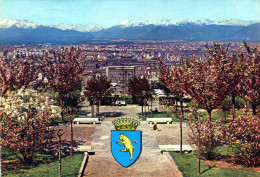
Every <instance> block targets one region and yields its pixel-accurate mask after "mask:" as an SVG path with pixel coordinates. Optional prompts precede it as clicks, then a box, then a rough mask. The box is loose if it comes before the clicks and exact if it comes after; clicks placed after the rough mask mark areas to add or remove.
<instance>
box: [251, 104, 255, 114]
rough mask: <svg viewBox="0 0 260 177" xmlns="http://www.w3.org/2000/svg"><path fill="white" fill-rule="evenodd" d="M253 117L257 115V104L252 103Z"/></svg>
mask: <svg viewBox="0 0 260 177" xmlns="http://www.w3.org/2000/svg"><path fill="white" fill-rule="evenodd" d="M252 110H253V115H256V104H255V103H252Z"/></svg>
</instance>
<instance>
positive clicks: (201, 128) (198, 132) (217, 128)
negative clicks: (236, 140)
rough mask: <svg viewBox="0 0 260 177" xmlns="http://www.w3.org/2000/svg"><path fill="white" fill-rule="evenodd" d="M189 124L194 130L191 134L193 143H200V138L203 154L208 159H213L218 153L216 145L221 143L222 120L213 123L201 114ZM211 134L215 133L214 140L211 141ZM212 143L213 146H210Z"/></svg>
mask: <svg viewBox="0 0 260 177" xmlns="http://www.w3.org/2000/svg"><path fill="white" fill-rule="evenodd" d="M188 124H189V126H190V128H191V131H192V134H191V135H190V141H191V143H192V144H198V141H199V138H200V142H201V149H200V150H201V155H202V156H203V157H205V158H206V159H213V158H214V156H215V155H216V154H215V151H216V147H218V146H220V145H221V138H222V134H221V130H222V129H221V128H222V127H221V123H220V121H219V120H218V121H217V122H215V123H213V122H210V121H209V120H204V119H203V118H201V117H200V116H199V117H198V118H197V119H191V120H190V121H189V122H188ZM211 135H213V138H212V140H213V141H212V142H210V141H211ZM210 143H212V146H209V144H210Z"/></svg>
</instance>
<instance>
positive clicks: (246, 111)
mask: <svg viewBox="0 0 260 177" xmlns="http://www.w3.org/2000/svg"><path fill="white" fill-rule="evenodd" d="M245 107H246V110H245V112H246V116H247V112H248V106H247V101H246V100H245Z"/></svg>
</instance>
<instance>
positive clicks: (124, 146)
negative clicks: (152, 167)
mask: <svg viewBox="0 0 260 177" xmlns="http://www.w3.org/2000/svg"><path fill="white" fill-rule="evenodd" d="M113 124H114V125H115V127H116V130H111V152H112V154H113V156H114V158H115V159H116V161H117V162H118V163H119V164H120V165H122V166H124V167H129V166H130V165H132V164H133V163H134V162H136V160H137V159H138V157H139V156H140V154H141V151H142V132H141V131H135V129H136V127H137V125H138V124H139V122H137V121H135V120H134V119H126V118H125V119H118V121H115V122H113Z"/></svg>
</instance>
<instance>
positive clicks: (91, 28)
mask: <svg viewBox="0 0 260 177" xmlns="http://www.w3.org/2000/svg"><path fill="white" fill-rule="evenodd" d="M187 23H193V24H196V25H232V26H248V25H251V24H254V23H260V21H241V20H224V21H212V20H208V19H204V20H169V19H162V20H157V21H156V20H125V21H123V22H121V23H120V24H119V25H115V26H118V27H121V28H127V27H137V26H146V25H155V26H169V25H177V26H178V25H182V24H187ZM12 26H16V27H19V28H32V29H35V28H37V27H39V26H44V25H40V24H36V23H33V22H31V21H28V20H18V19H0V28H10V27H12ZM48 27H54V28H57V29H61V30H75V31H79V32H96V31H100V30H103V29H105V28H103V27H102V26H99V25H94V24H90V25H79V24H76V25H73V24H72V25H70V24H58V25H49V26H48Z"/></svg>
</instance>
